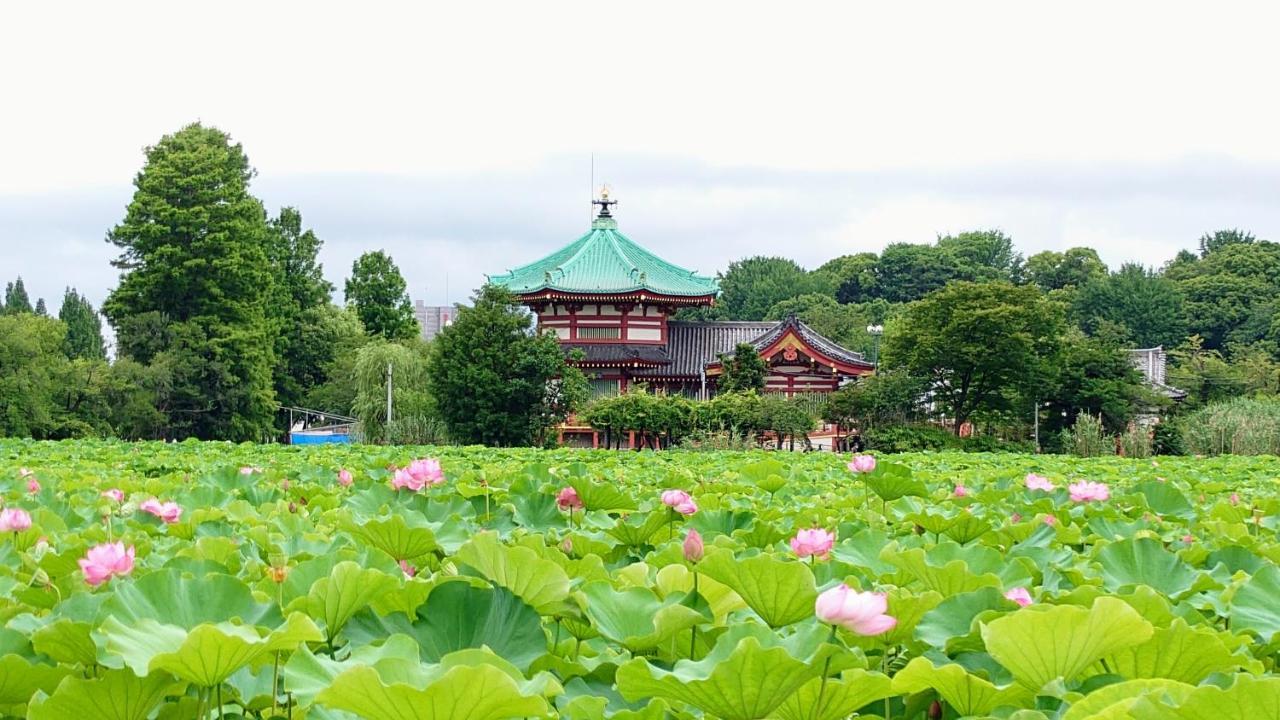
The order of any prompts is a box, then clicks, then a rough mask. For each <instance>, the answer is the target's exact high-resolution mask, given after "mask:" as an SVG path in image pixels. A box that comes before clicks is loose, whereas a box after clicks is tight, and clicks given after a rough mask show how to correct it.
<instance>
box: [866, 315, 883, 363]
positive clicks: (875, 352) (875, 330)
mask: <svg viewBox="0 0 1280 720" xmlns="http://www.w3.org/2000/svg"><path fill="white" fill-rule="evenodd" d="M867 332H868V333H869V334H870V335H871V337H873V338H875V345H874V346H873V349H872V351H871V365H872V366H873V367H874V368H875V369H876V370H879V369H880V336H881V335H883V334H884V326H883V325H868V326H867Z"/></svg>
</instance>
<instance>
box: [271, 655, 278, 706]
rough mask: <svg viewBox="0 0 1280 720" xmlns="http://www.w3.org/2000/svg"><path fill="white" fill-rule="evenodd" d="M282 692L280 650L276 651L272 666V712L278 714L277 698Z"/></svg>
mask: <svg viewBox="0 0 1280 720" xmlns="http://www.w3.org/2000/svg"><path fill="white" fill-rule="evenodd" d="M279 692H280V651H279V650H277V651H276V659H275V662H274V663H273V664H272V668H271V714H272V715H275V714H276V700H278V699H279V695H278V693H279Z"/></svg>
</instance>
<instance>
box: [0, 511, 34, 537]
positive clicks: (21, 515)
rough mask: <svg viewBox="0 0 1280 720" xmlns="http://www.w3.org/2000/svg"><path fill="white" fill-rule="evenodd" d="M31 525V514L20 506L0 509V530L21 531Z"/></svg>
mask: <svg viewBox="0 0 1280 720" xmlns="http://www.w3.org/2000/svg"><path fill="white" fill-rule="evenodd" d="M29 527H31V514H30V513H28V512H27V511H26V510H23V509H22V508H5V509H4V510H0V532H22V531H23V530H26V529H27V528H29Z"/></svg>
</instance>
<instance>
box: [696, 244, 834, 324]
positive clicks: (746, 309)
mask: <svg viewBox="0 0 1280 720" xmlns="http://www.w3.org/2000/svg"><path fill="white" fill-rule="evenodd" d="M821 286H822V281H821V279H819V278H815V277H814V276H812V275H811V274H810V273H809V272H808V271H807V270H805V269H804V268H802V267H800V266H799V265H797V264H796V263H795V262H794V261H792V260H787V259H786V258H780V257H760V256H757V257H749V258H746V259H745V260H738V261H736V262H733V263H730V265H729V269H728V270H727V271H725V273H724V274H723V275H722V276H721V277H720V299H719V300H718V303H717V304H718V306H719V307H718V309H719V315H720V316H722V317H724V318H726V319H729V320H762V319H764V315H765V313H766V312H768V310H769V308H771V307H773V306H774V305H775V304H776V303H778V302H780V301H782V300H786V299H788V298H793V297H796V296H798V295H804V294H806V293H809V292H813V291H814V290H816V289H819V288H820V287H821Z"/></svg>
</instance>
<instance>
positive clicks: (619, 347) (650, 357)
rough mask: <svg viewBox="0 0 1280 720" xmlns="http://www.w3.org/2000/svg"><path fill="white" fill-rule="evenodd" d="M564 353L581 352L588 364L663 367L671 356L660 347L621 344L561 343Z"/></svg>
mask: <svg viewBox="0 0 1280 720" xmlns="http://www.w3.org/2000/svg"><path fill="white" fill-rule="evenodd" d="M560 347H561V348H562V349H563V350H564V351H565V352H566V353H568V352H571V351H573V350H581V351H582V352H583V354H585V355H586V356H587V357H586V359H585V360H584V362H588V363H618V364H630V363H636V362H640V363H646V364H651V365H652V364H658V365H661V366H663V367H665V366H667V365H668V364H670V363H671V356H670V355H668V354H667V349H666V348H665V347H663V346H661V345H624V344H621V343H561V344H560Z"/></svg>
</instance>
